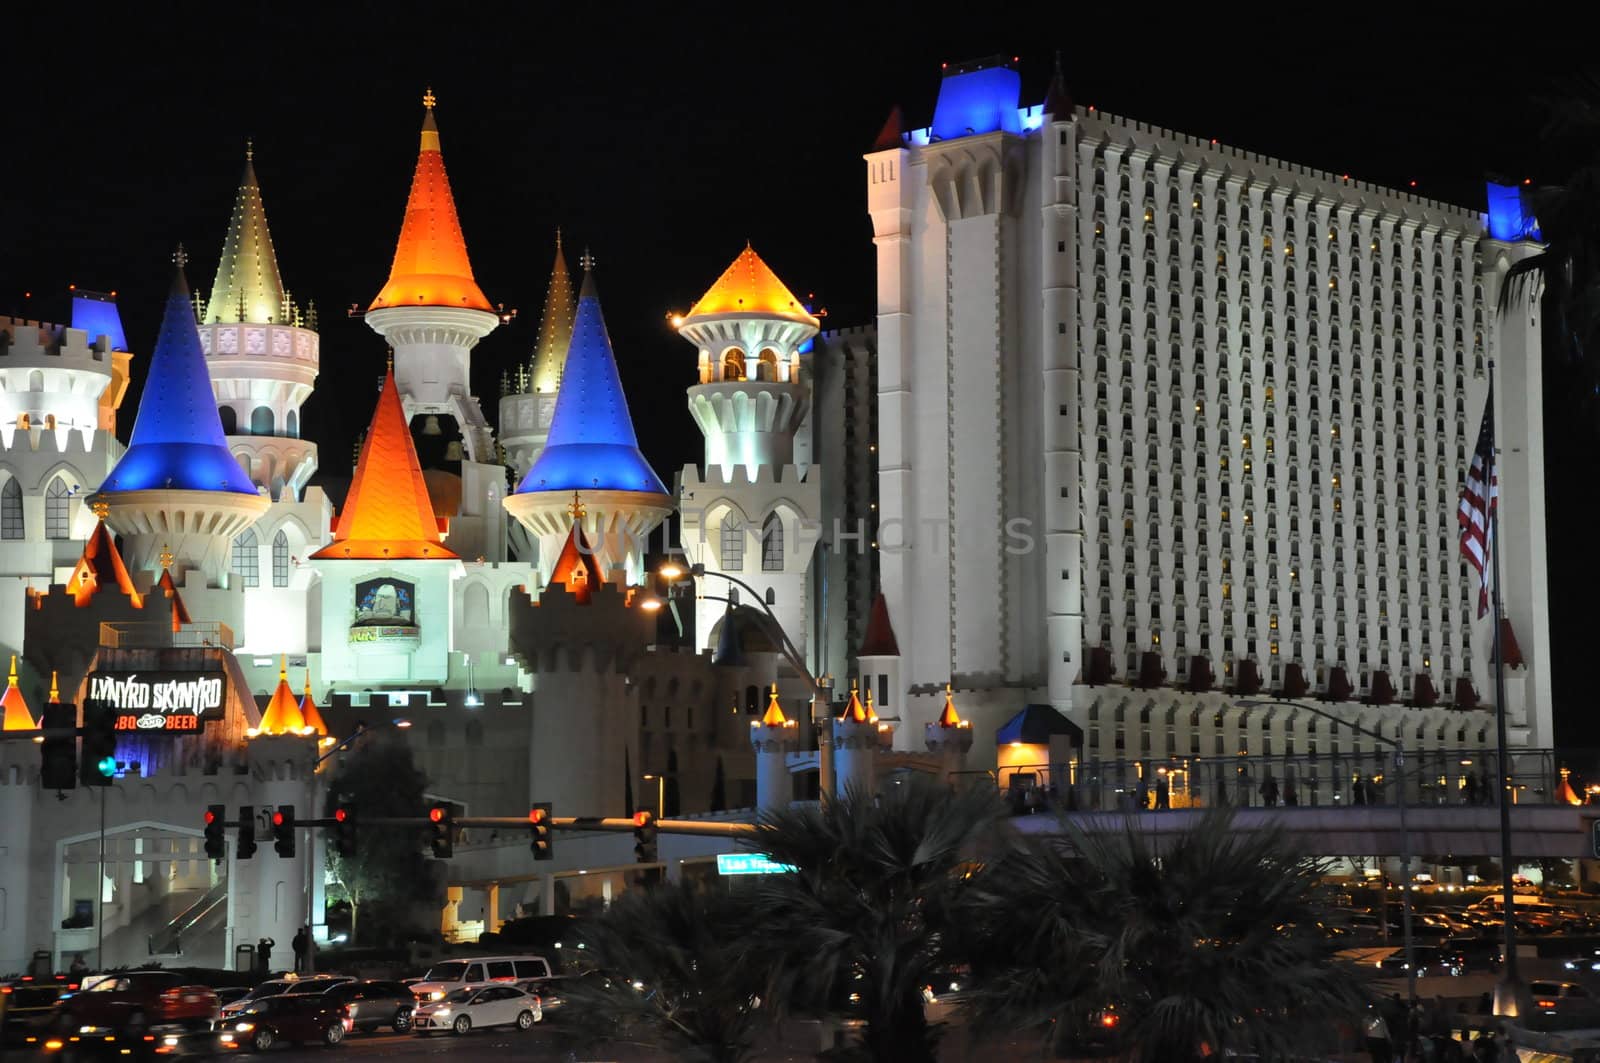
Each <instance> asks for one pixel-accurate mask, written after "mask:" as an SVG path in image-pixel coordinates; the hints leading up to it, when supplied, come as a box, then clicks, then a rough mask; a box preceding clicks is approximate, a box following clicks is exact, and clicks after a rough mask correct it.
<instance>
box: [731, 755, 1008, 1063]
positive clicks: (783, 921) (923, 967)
mask: <svg viewBox="0 0 1600 1063" xmlns="http://www.w3.org/2000/svg"><path fill="white" fill-rule="evenodd" d="M1002 812H1003V809H1002V806H1001V804H1000V801H999V798H998V797H997V795H996V794H995V793H993V792H992V791H990V790H987V789H979V788H972V789H966V790H959V791H951V790H950V789H948V788H946V787H944V786H941V785H939V784H938V783H936V782H934V781H932V780H930V779H927V778H926V777H923V776H917V775H912V776H908V777H906V778H904V779H901V780H898V781H897V782H896V783H894V784H892V785H888V786H886V787H885V789H884V791H883V792H882V793H881V794H873V793H871V792H869V791H859V790H852V791H851V792H849V793H847V794H846V795H845V796H843V797H840V798H836V799H834V800H831V801H827V802H825V803H824V804H822V805H821V806H820V807H801V806H795V807H789V808H783V809H778V810H773V811H768V812H764V813H763V814H762V817H761V822H760V829H759V831H758V835H757V837H756V839H755V840H754V841H753V842H752V843H751V844H752V847H753V848H755V849H758V850H760V851H762V852H764V853H766V854H767V855H768V856H769V857H770V858H771V859H773V860H774V861H776V862H778V863H780V864H788V865H791V866H793V867H794V868H795V869H796V870H795V871H794V872H793V873H789V874H775V875H765V876H762V881H761V882H760V883H759V884H758V885H757V887H756V890H755V903H756V906H757V911H758V912H759V913H760V919H759V921H758V922H757V924H756V925H755V926H754V927H753V929H752V932H751V933H750V934H749V935H748V938H747V947H748V948H749V949H750V950H751V956H752V957H753V958H754V961H755V962H760V963H764V964H765V965H766V969H767V971H768V979H767V991H766V992H765V993H763V994H762V995H763V996H765V997H767V998H768V999H770V1000H772V1001H774V1002H775V1004H778V1003H779V1002H781V1006H782V1007H795V1008H800V1009H807V1008H812V1009H829V1010H831V1009H834V1008H839V1007H845V1008H848V1009H850V1010H851V1011H853V1012H854V1013H855V1014H857V1015H859V1017H861V1018H863V1019H865V1020H866V1028H865V1031H864V1034H863V1045H862V1048H863V1052H864V1054H865V1055H866V1056H867V1057H868V1058H871V1059H876V1060H897V1061H901V1063H922V1061H931V1060H933V1059H934V1052H935V1048H936V1043H937V1038H938V1033H939V1031H938V1030H937V1029H933V1028H930V1027H929V1026H928V1023H927V1020H926V1018H925V1016H924V1011H923V1006H924V1000H923V995H922V988H923V986H924V985H926V984H928V983H929V982H931V981H932V980H933V977H934V976H935V974H936V973H937V972H938V971H939V970H940V969H941V968H943V967H944V966H945V965H947V964H950V963H953V962H956V961H957V959H958V957H956V956H955V955H954V954H953V950H952V949H951V948H950V947H948V946H949V943H950V942H951V941H952V940H953V937H952V934H953V932H955V931H956V930H957V929H958V928H959V926H960V924H961V923H962V922H963V921H964V914H963V913H962V911H961V908H960V904H961V893H962V887H963V883H964V878H965V876H966V874H967V873H968V871H969V870H970V866H969V863H968V862H969V861H970V860H973V859H975V858H976V857H977V856H978V855H980V854H978V853H977V851H976V847H977V845H978V844H979V841H980V839H982V838H984V837H986V836H988V837H992V836H993V835H994V833H995V826H996V824H997V821H998V820H999V818H1000V816H1001V814H1002Z"/></svg>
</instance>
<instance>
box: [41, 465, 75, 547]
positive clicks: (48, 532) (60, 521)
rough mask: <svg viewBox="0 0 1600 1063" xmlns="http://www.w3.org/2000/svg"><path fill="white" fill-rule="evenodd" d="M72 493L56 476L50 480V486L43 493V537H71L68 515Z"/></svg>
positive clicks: (70, 523) (70, 524)
mask: <svg viewBox="0 0 1600 1063" xmlns="http://www.w3.org/2000/svg"><path fill="white" fill-rule="evenodd" d="M71 504H72V494H71V492H69V491H68V490H67V485H66V483H65V482H63V481H62V479H61V477H59V476H57V477H56V478H55V479H53V480H51V481H50V486H49V487H47V488H45V493H44V537H45V538H46V539H70V538H71V537H72V522H71V520H70V519H69V517H68V515H69V514H70V513H71V508H70V507H71Z"/></svg>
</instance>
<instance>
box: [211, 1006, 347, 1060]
mask: <svg viewBox="0 0 1600 1063" xmlns="http://www.w3.org/2000/svg"><path fill="white" fill-rule="evenodd" d="M345 1030H346V1027H345V1016H344V1014H343V1006H342V1005H339V1006H335V1005H331V1004H329V1003H327V1002H326V1001H324V1000H323V999H322V998H321V997H320V996H315V995H311V994H305V993H300V994H289V993H279V994H278V995H277V996H271V997H265V998H263V999H261V1000H257V1001H255V1002H253V1003H252V1004H251V1005H250V1006H249V1007H248V1008H246V1009H245V1010H244V1012H243V1013H242V1014H240V1015H238V1016H236V1017H234V1018H233V1019H230V1020H228V1021H227V1022H225V1023H224V1024H223V1025H222V1031H221V1034H220V1036H219V1038H218V1039H219V1041H220V1042H221V1044H222V1047H223V1048H225V1049H227V1048H248V1049H251V1050H253V1051H256V1052H265V1051H266V1050H267V1049H269V1048H271V1047H272V1046H273V1045H275V1044H277V1043H278V1042H279V1041H286V1042H288V1043H289V1044H291V1045H296V1044H304V1043H307V1042H312V1041H315V1042H319V1043H321V1044H325V1045H336V1044H338V1043H339V1042H340V1041H343V1040H344V1035H345Z"/></svg>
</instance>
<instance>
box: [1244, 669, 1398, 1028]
mask: <svg viewBox="0 0 1600 1063" xmlns="http://www.w3.org/2000/svg"><path fill="white" fill-rule="evenodd" d="M1235 704H1237V705H1238V706H1239V707H1240V708H1246V709H1250V708H1256V707H1259V706H1267V705H1284V706H1287V707H1289V708H1291V709H1298V710H1300V711H1301V712H1309V713H1311V715H1313V716H1320V717H1322V718H1323V719H1325V720H1330V721H1332V722H1333V724H1334V725H1335V726H1334V732H1333V733H1335V734H1337V733H1338V725H1340V724H1343V725H1344V726H1345V727H1348V728H1350V730H1352V731H1354V732H1355V733H1356V734H1361V735H1366V736H1367V737H1368V738H1371V739H1373V740H1374V741H1377V742H1382V743H1383V744H1384V745H1385V746H1388V747H1389V748H1390V749H1391V750H1393V751H1394V770H1395V774H1396V775H1397V776H1398V781H1399V783H1400V799H1399V801H1398V802H1397V805H1398V807H1399V810H1400V878H1401V883H1400V922H1401V930H1402V934H1403V937H1402V941H1403V944H1404V948H1405V954H1406V1007H1407V1009H1408V1010H1407V1013H1406V1014H1407V1017H1406V1045H1407V1047H1410V1045H1411V1043H1412V1039H1413V1036H1414V1031H1413V1027H1414V1025H1415V1022H1416V1009H1417V956H1416V950H1415V949H1414V948H1413V947H1412V938H1411V830H1410V828H1409V827H1408V826H1407V824H1406V805H1407V801H1406V772H1405V765H1406V752H1405V747H1404V746H1403V745H1402V744H1401V743H1400V741H1399V740H1398V739H1395V738H1390V737H1389V736H1388V735H1385V734H1382V733H1380V732H1378V731H1373V730H1370V729H1368V728H1366V727H1363V726H1361V725H1360V724H1358V723H1352V722H1351V721H1349V720H1345V719H1341V718H1340V717H1338V716H1335V715H1334V714H1333V713H1331V712H1328V711H1327V710H1325V709H1319V708H1317V707H1316V706H1314V705H1306V704H1302V703H1301V702H1298V701H1289V700H1287V699H1283V698H1245V699H1243V700H1241V701H1238V702H1235Z"/></svg>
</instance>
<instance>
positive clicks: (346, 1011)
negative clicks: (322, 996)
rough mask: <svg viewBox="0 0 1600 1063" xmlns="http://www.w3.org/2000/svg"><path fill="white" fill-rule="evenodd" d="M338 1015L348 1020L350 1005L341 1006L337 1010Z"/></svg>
mask: <svg viewBox="0 0 1600 1063" xmlns="http://www.w3.org/2000/svg"><path fill="white" fill-rule="evenodd" d="M339 1014H340V1015H341V1016H343V1017H344V1018H346V1019H348V1018H349V1017H350V1005H349V1004H345V1005H343V1006H341V1007H340V1008H339Z"/></svg>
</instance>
